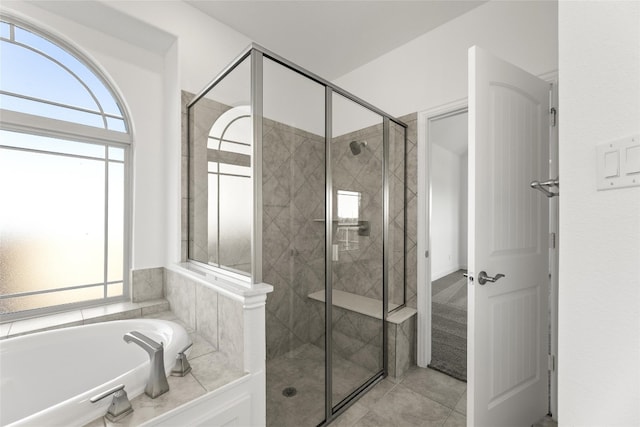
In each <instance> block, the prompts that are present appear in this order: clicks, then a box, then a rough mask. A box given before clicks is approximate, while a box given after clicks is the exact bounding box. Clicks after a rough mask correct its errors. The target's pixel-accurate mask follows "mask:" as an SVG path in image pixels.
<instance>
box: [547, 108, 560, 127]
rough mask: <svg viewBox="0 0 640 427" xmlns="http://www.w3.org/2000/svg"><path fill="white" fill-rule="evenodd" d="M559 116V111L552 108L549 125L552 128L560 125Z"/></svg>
mask: <svg viewBox="0 0 640 427" xmlns="http://www.w3.org/2000/svg"><path fill="white" fill-rule="evenodd" d="M557 115H558V110H556V109H555V107H551V109H550V110H549V116H550V120H549V123H550V126H551V127H552V128H554V127H556V124H557V123H558V120H557Z"/></svg>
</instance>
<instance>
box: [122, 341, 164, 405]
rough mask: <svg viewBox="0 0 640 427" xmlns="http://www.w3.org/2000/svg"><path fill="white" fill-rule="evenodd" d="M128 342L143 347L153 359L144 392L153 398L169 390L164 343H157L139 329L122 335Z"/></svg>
mask: <svg viewBox="0 0 640 427" xmlns="http://www.w3.org/2000/svg"><path fill="white" fill-rule="evenodd" d="M122 338H123V339H124V340H125V341H126V342H127V344H128V343H131V342H134V343H136V344H138V345H139V346H140V347H142V349H143V350H145V351H146V352H147V353H148V354H149V359H151V369H150V371H149V380H148V381H147V386H146V387H145V389H144V392H145V394H146V395H147V396H149V397H150V398H152V399H155V398H156V397H158V396H160V395H162V394H164V393H166V392H168V391H169V383H168V382H167V375H166V373H165V371H164V345H163V343H157V342H155V341H154V340H152V339H151V338H149V337H148V336H146V335H143V334H141V333H140V332H138V331H131V332H127V333H126V334H124V336H123V337H122Z"/></svg>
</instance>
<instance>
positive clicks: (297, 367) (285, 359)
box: [267, 344, 557, 427]
mask: <svg viewBox="0 0 640 427" xmlns="http://www.w3.org/2000/svg"><path fill="white" fill-rule="evenodd" d="M335 366H336V368H335V369H336V373H335V375H334V377H333V378H334V382H335V386H336V394H335V395H334V399H338V398H340V399H341V398H343V397H344V396H346V394H348V392H349V391H351V387H352V386H353V384H354V381H357V380H358V379H360V378H362V377H363V375H364V376H366V375H367V374H368V373H367V372H366V371H364V370H363V368H362V367H360V366H356V365H354V364H352V363H350V362H348V361H345V360H338V361H337V363H336V364H335ZM287 386H294V387H296V389H297V391H298V392H297V394H296V395H295V396H292V397H285V396H283V395H282V390H283V389H284V387H287ZM323 390H324V354H323V351H322V349H320V348H318V347H315V346H313V345H310V344H309V345H303V346H301V347H299V348H298V349H296V350H294V351H292V352H289V353H287V354H286V355H284V356H280V357H278V358H276V359H273V360H271V361H268V362H267V426H273V427H276V426H277V427H288V426H295V427H299V426H300V427H302V426H316V425H318V424H319V423H320V422H321V421H322V420H323V419H324V416H323V410H324V409H323V405H324V391H323ZM338 400H339V399H338ZM466 408H467V384H466V383H465V382H463V381H459V380H457V379H455V378H453V377H450V376H448V375H445V374H443V373H441V372H438V371H435V370H433V369H429V368H419V367H413V368H412V369H410V370H409V371H408V372H407V373H406V375H405V376H404V377H403V378H402V379H398V380H396V381H394V380H392V379H390V378H385V379H383V380H382V381H380V382H379V383H378V384H376V386H375V387H373V388H372V389H371V390H370V391H369V392H368V393H367V394H365V395H364V396H362V397H361V398H360V399H359V400H358V401H357V402H355V403H354V404H353V405H352V406H351V407H350V408H349V409H348V410H347V411H345V412H344V413H343V414H342V415H340V417H338V418H337V419H336V420H335V421H334V422H333V423H332V424H331V426H332V427H334V426H335V427H378V426H380V427H393V426H398V427H413V426H425V427H427V426H440V427H453V426H462V427H465V426H466V422H467V419H466ZM533 427H557V423H555V422H554V421H553V420H551V419H550V418H548V417H545V418H544V419H542V420H540V421H539V422H538V423H536V424H535V425H534V426H533Z"/></svg>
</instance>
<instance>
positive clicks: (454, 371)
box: [429, 270, 467, 381]
mask: <svg viewBox="0 0 640 427" xmlns="http://www.w3.org/2000/svg"><path fill="white" fill-rule="evenodd" d="M465 272H466V271H465V270H458V271H456V272H454V273H451V274H449V275H447V276H444V277H442V278H440V279H438V280H435V281H433V282H431V295H432V299H433V300H432V311H431V319H432V324H431V325H432V326H431V364H430V365H429V366H430V367H431V368H433V369H437V370H439V371H441V372H444V373H445V374H448V375H451V376H452V377H454V378H457V379H459V380H462V381H466V380H467V280H466V278H465V277H464V276H463V275H462V274H463V273H465Z"/></svg>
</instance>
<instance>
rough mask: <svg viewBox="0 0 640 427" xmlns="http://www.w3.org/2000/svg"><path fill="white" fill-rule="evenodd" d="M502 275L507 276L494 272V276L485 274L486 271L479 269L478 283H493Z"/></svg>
mask: <svg viewBox="0 0 640 427" xmlns="http://www.w3.org/2000/svg"><path fill="white" fill-rule="evenodd" d="M503 277H507V276H505V275H504V274H502V273H499V274H496V275H495V277H491V276H489V275H487V272H486V271H481V272H480V273H478V283H480V284H481V285H484V284H485V283H487V282H490V283H494V282H497V281H498V280H500V279H502V278H503Z"/></svg>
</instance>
